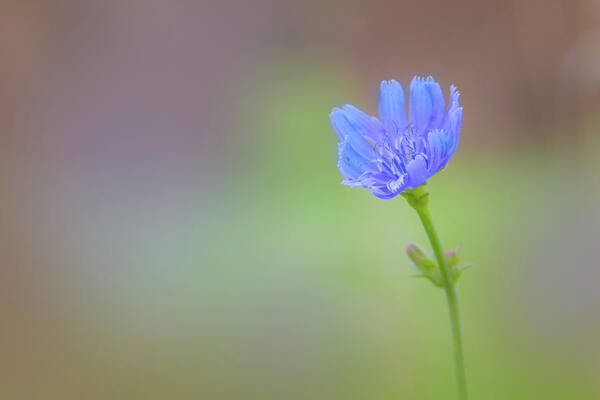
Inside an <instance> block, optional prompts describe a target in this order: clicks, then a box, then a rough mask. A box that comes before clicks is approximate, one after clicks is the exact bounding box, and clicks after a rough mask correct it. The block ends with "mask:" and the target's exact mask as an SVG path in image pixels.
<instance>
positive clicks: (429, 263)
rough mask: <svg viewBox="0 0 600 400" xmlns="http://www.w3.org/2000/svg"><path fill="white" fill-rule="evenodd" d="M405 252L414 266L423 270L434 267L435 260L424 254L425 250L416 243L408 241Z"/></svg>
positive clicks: (429, 269)
mask: <svg viewBox="0 0 600 400" xmlns="http://www.w3.org/2000/svg"><path fill="white" fill-rule="evenodd" d="M406 254H408V257H409V258H410V259H411V260H412V262H413V263H415V266H416V267H417V268H418V269H419V270H421V271H423V272H427V271H431V270H432V269H434V268H435V267H436V264H435V261H433V260H432V259H431V258H429V257H428V256H427V254H425V251H424V250H423V249H422V248H421V246H419V245H418V244H416V243H409V244H408V245H407V246H406Z"/></svg>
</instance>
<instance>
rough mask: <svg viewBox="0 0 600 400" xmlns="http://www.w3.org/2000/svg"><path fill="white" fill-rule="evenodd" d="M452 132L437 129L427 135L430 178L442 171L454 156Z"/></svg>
mask: <svg viewBox="0 0 600 400" xmlns="http://www.w3.org/2000/svg"><path fill="white" fill-rule="evenodd" d="M451 147H452V135H451V132H448V131H444V130H441V129H435V130H433V131H431V132H429V133H428V134H427V148H426V155H427V169H428V171H429V176H431V175H433V174H435V173H436V172H437V171H439V170H440V169H442V168H443V167H444V166H445V165H446V163H447V162H448V160H449V159H450V157H451V156H452V153H451V150H452V148H451Z"/></svg>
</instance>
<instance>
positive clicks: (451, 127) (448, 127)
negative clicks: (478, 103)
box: [443, 85, 463, 153]
mask: <svg viewBox="0 0 600 400" xmlns="http://www.w3.org/2000/svg"><path fill="white" fill-rule="evenodd" d="M459 97H460V92H459V91H458V90H457V89H456V86H454V85H452V86H450V104H449V105H448V113H447V114H446V116H445V118H444V124H443V125H444V130H445V131H448V132H449V133H450V134H451V135H452V150H451V153H454V150H455V149H456V147H457V146H458V139H459V138H460V126H461V124H462V117H463V108H462V107H461V106H460V103H459V101H458V99H459Z"/></svg>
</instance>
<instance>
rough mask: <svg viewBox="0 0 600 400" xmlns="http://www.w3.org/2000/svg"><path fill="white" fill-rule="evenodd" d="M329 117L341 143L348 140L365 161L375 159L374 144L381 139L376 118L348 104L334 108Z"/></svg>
mask: <svg viewBox="0 0 600 400" xmlns="http://www.w3.org/2000/svg"><path fill="white" fill-rule="evenodd" d="M329 117H330V119H331V124H332V125H333V129H334V130H335V132H336V133H337V135H338V136H339V138H340V139H342V141H344V140H346V138H348V140H349V142H350V145H351V146H352V147H353V148H354V149H355V150H356V151H357V152H358V153H359V154H360V155H362V156H363V157H365V158H367V159H373V158H375V157H377V152H376V150H375V144H377V143H379V142H380V141H381V140H382V138H383V126H382V125H381V122H379V120H378V119H377V118H375V117H372V116H370V115H369V114H367V113H365V112H363V111H361V110H359V109H358V108H356V107H354V106H352V105H349V104H347V105H345V106H344V107H343V108H334V109H333V111H332V112H331V114H330V115H329Z"/></svg>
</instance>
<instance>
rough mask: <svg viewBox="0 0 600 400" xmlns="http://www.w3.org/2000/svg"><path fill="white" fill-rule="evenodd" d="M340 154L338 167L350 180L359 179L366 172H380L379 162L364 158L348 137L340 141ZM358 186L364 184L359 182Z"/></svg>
mask: <svg viewBox="0 0 600 400" xmlns="http://www.w3.org/2000/svg"><path fill="white" fill-rule="evenodd" d="M338 156H339V158H338V169H339V170H340V172H341V173H342V176H343V177H344V178H345V179H346V180H347V181H349V182H351V181H358V180H359V178H360V177H361V176H362V175H363V174H364V173H366V172H379V171H378V169H377V164H376V163H375V162H373V161H368V160H366V159H365V158H363V157H362V156H361V155H360V154H359V153H358V152H357V151H356V150H354V148H353V147H352V146H351V145H350V142H349V141H348V139H346V140H344V141H343V142H341V143H338ZM345 184H347V183H345ZM349 186H354V185H349ZM356 186H362V184H361V183H359V184H358V185H356Z"/></svg>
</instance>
